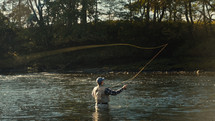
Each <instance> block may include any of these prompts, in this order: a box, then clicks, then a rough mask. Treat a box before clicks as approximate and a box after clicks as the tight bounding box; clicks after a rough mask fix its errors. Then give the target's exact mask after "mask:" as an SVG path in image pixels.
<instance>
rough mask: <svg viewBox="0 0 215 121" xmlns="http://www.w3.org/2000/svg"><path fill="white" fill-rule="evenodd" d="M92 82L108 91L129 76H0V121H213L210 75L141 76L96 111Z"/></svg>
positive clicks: (214, 84)
mask: <svg viewBox="0 0 215 121" xmlns="http://www.w3.org/2000/svg"><path fill="white" fill-rule="evenodd" d="M98 76H104V77H105V78H106V81H105V85H106V86H107V87H111V86H113V85H114V84H116V83H120V82H122V81H123V80H126V79H128V78H130V77H131V76H132V74H128V73H126V74H122V73H110V74H68V73H67V74H62V73H46V72H43V73H33V74H19V75H14V74H13V75H0V120H5V121H7V120H9V121H11V120H46V121H62V120H67V121H68V120H101V121H104V120H115V121H118V120H153V121H156V120H165V121H185V120H186V121H189V120H191V121H215V115H214V112H215V74H200V75H196V74H185V73H183V74H153V73H147V74H144V73H143V74H141V75H139V76H138V77H137V78H135V79H134V80H133V81H130V82H128V88H127V90H125V91H123V92H122V93H121V94H119V95H117V96H111V97H110V100H111V102H110V104H109V107H108V109H107V110H105V111H96V110H95V108H94V100H93V98H92V97H91V91H92V89H93V87H94V86H96V83H95V79H96V77H98Z"/></svg>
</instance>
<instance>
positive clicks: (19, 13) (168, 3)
mask: <svg viewBox="0 0 215 121" xmlns="http://www.w3.org/2000/svg"><path fill="white" fill-rule="evenodd" d="M214 6H215V1H214V0H4V2H2V3H1V8H2V9H1V13H4V15H5V16H6V17H8V18H9V19H10V22H12V23H14V24H16V26H19V27H30V26H44V25H45V26H50V25H55V24H63V25H67V26H71V25H74V24H86V23H90V22H94V23H96V22H98V21H105V20H131V21H137V20H139V21H146V22H148V21H154V22H161V21H186V22H188V23H191V24H194V23H198V24H202V23H203V24H212V22H213V21H214V11H215V7H214Z"/></svg>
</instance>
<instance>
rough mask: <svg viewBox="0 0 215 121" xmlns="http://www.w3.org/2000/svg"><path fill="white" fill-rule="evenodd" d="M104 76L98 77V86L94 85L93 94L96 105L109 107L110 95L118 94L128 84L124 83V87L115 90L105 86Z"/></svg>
mask: <svg viewBox="0 0 215 121" xmlns="http://www.w3.org/2000/svg"><path fill="white" fill-rule="evenodd" d="M104 80H105V79H104V78H103V77H98V78H97V79H96V83H97V86H96V87H94V89H93V91H92V96H93V97H94V99H95V102H96V105H95V107H107V106H108V102H109V95H117V94H119V93H121V92H122V91H123V90H125V89H126V87H127V85H124V86H123V87H122V88H120V89H118V90H116V91H113V90H111V89H109V88H106V87H105V86H104Z"/></svg>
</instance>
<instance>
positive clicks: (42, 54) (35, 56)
mask: <svg viewBox="0 0 215 121" xmlns="http://www.w3.org/2000/svg"><path fill="white" fill-rule="evenodd" d="M167 45H168V44H163V45H159V46H155V47H141V46H137V45H133V44H128V43H116V44H100V45H84V46H76V47H69V48H63V49H58V50H52V51H45V52H39V53H34V54H31V55H26V56H19V57H17V60H18V61H19V62H20V63H22V62H29V61H32V60H35V59H38V58H41V57H46V56H51V55H57V54H61V53H66V52H71V51H77V50H83V49H91V48H99V47H110V46H130V47H134V48H137V49H143V50H153V49H159V48H160V50H159V51H158V52H157V53H156V54H155V55H154V56H153V57H152V58H151V59H150V60H149V61H148V62H147V63H146V64H145V65H144V66H143V67H142V68H141V69H140V70H139V71H138V72H137V73H136V74H135V75H134V76H133V77H132V78H130V79H128V80H125V81H124V82H127V81H130V80H133V79H135V78H136V77H137V76H138V75H139V74H140V73H141V72H142V71H143V70H144V69H145V68H146V66H148V65H149V64H150V63H151V62H152V61H153V60H154V59H155V58H156V57H157V56H158V55H159V54H160V53H161V52H162V51H163V50H164V49H165V48H166V46H167Z"/></svg>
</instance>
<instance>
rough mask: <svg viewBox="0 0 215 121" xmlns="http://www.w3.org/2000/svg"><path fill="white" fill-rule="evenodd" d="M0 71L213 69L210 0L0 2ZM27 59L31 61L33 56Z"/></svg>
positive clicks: (214, 29)
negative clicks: (79, 47)
mask: <svg viewBox="0 0 215 121" xmlns="http://www.w3.org/2000/svg"><path fill="white" fill-rule="evenodd" d="M0 7H1V11H0V72H11V71H12V72H20V71H21V72H37V71H69V70H70V71H71V70H76V71H77V70H82V71H83V70H84V71H87V70H88V71H89V70H90V71H93V72H101V71H138V68H140V67H141V66H142V65H144V64H145V63H146V62H148V61H149V60H150V58H152V57H153V56H154V55H155V54H156V53H157V52H158V51H159V49H154V50H140V49H137V48H132V47H127V46H113V47H102V48H93V49H85V50H78V51H72V52H67V53H58V54H55V55H51V54H50V55H49V54H46V56H41V57H38V58H33V57H31V56H30V55H34V54H35V53H37V54H39V55H42V54H43V53H44V52H51V51H54V50H59V49H63V48H69V47H77V46H84V45H98V44H112V43H129V44H133V45H138V46H142V47H154V46H159V45H162V44H166V43H168V46H167V48H166V49H165V50H164V51H163V52H162V54H161V55H159V57H158V58H157V59H156V60H155V61H153V62H152V63H151V64H150V65H149V66H148V67H147V68H146V70H145V71H195V70H202V71H214V70H215V25H214V20H215V18H214V14H215V0H1V1H0ZM32 58H33V59H32Z"/></svg>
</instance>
